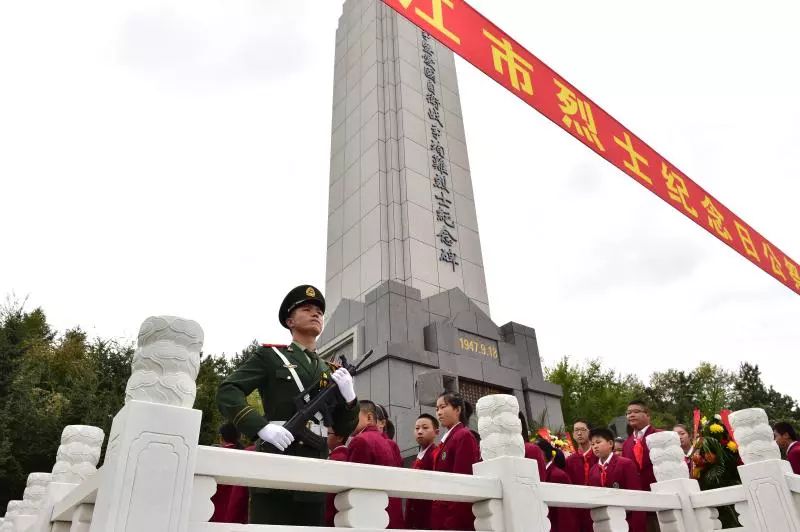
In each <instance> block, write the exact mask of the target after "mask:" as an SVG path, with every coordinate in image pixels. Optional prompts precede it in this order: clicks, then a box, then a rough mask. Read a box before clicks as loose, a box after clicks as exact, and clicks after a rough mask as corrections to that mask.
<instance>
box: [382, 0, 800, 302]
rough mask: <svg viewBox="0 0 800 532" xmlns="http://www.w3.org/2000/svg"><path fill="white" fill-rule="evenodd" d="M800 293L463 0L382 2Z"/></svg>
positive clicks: (712, 201) (761, 251)
mask: <svg viewBox="0 0 800 532" xmlns="http://www.w3.org/2000/svg"><path fill="white" fill-rule="evenodd" d="M382 1H383V2H384V3H385V4H386V5H388V6H389V7H391V8H392V9H394V10H396V11H397V12H398V13H400V14H401V15H403V16H404V17H406V18H407V19H408V20H410V21H411V22H413V23H414V24H415V25H417V26H419V27H420V28H421V29H423V30H425V31H427V32H428V33H430V34H431V35H432V36H433V37H435V38H436V39H437V40H438V41H439V42H441V43H442V44H444V45H445V46H447V47H448V48H450V49H451V50H453V52H455V53H457V54H458V55H460V56H461V57H463V58H464V59H466V60H467V61H469V62H470V63H472V64H473V65H474V66H475V67H477V68H478V69H480V70H481V71H482V72H484V73H485V74H486V75H487V76H489V77H490V78H492V79H494V80H495V81H497V82H498V83H499V84H501V85H502V86H503V87H505V88H506V89H508V90H509V91H511V92H512V93H513V94H515V95H516V96H518V97H519V98H521V99H522V100H524V101H525V102H527V103H528V105H530V106H531V107H533V108H534V109H536V110H537V111H539V112H540V113H542V114H543V115H544V116H546V117H547V118H549V119H550V120H552V121H553V122H554V123H556V124H557V125H559V126H561V127H562V128H563V129H565V130H566V131H567V132H569V133H570V134H571V135H572V136H573V137H575V138H576V139H578V140H579V141H581V142H582V143H583V144H585V145H586V146H588V147H589V148H590V149H592V150H594V151H595V152H596V153H597V154H598V155H600V156H601V157H603V158H604V159H606V160H607V161H608V162H610V163H611V164H613V165H614V166H616V167H617V168H619V169H620V170H622V171H623V172H625V173H626V174H628V175H629V176H630V177H632V178H633V179H634V180H636V181H637V182H638V183H639V184H640V185H642V186H643V187H645V188H647V189H648V190H650V191H651V192H652V193H654V194H655V195H657V196H658V197H659V198H661V199H662V200H664V201H666V202H667V203H669V204H670V205H672V206H673V207H674V208H675V209H677V210H678V211H680V212H681V213H682V214H683V215H684V216H687V217H688V218H689V219H690V220H692V221H694V222H695V223H696V224H698V225H699V226H701V227H703V228H704V229H705V230H706V231H708V232H709V233H711V234H712V235H714V236H716V237H717V238H718V239H720V240H722V241H723V242H724V243H726V244H727V245H729V246H730V247H731V248H733V249H734V250H736V251H737V252H739V253H740V254H741V255H742V256H743V257H745V258H746V259H748V260H749V261H750V262H752V263H753V264H755V265H757V266H758V267H759V268H761V269H762V270H764V271H765V272H767V273H768V274H770V275H771V276H773V277H774V278H776V279H777V280H778V281H780V282H781V283H783V284H784V285H786V286H788V287H789V288H790V289H791V290H793V291H795V292H797V293H798V294H800V271H799V269H798V264H797V262H794V261H793V260H791V259H790V258H789V256H788V255H786V254H785V253H783V252H782V251H781V250H780V249H778V248H777V247H776V246H774V245H773V244H772V243H770V242H769V241H768V240H767V239H766V238H764V237H763V236H761V234H760V233H758V232H757V231H756V230H755V229H753V228H752V227H750V226H749V225H748V224H746V223H745V222H744V221H743V220H742V219H741V218H739V217H738V216H736V215H735V214H734V213H733V212H731V211H730V210H729V209H728V208H727V207H725V206H724V205H723V204H722V203H720V202H719V201H717V199H716V198H714V197H713V196H711V195H710V194H708V193H707V192H706V191H705V190H703V189H702V188H701V187H700V186H699V185H698V184H697V183H695V182H694V181H692V180H691V179H689V177H687V176H686V175H685V174H684V173H683V172H681V171H680V170H679V169H678V168H677V167H676V166H675V165H673V164H672V163H670V162H669V161H667V160H666V159H665V158H664V157H662V156H661V155H659V154H658V152H656V151H655V150H653V149H652V148H651V147H650V146H648V145H647V144H646V143H645V142H644V141H642V140H641V139H640V138H639V137H637V136H636V135H634V134H633V133H631V132H630V131H629V130H628V129H626V128H625V127H624V126H623V125H622V124H620V123H619V122H618V121H617V120H615V119H614V118H613V117H612V116H611V115H609V114H608V113H606V112H605V111H604V110H603V109H602V108H600V107H599V106H598V105H596V104H595V103H594V102H593V101H591V100H590V99H589V98H587V97H586V96H585V95H584V94H583V93H581V92H580V91H579V90H578V89H576V88H575V87H573V86H572V85H571V84H569V83H568V82H567V81H566V80H564V78H562V77H561V76H559V75H558V74H556V72H555V71H553V70H552V69H551V68H550V67H548V66H547V65H545V64H544V63H542V62H541V61H540V60H539V59H537V58H536V56H534V55H533V54H532V53H530V52H529V51H528V50H526V49H525V48H523V47H522V46H520V44H519V43H517V42H516V41H515V40H513V39H512V38H511V37H509V36H508V35H506V34H505V33H504V32H503V31H501V30H500V28H498V27H497V26H495V25H494V24H492V23H491V22H490V21H489V20H487V19H486V18H485V17H484V16H483V15H481V14H480V13H478V12H477V11H476V10H475V9H474V8H472V6H470V5H469V4H467V3H466V2H464V1H463V0H382Z"/></svg>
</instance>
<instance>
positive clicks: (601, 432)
mask: <svg viewBox="0 0 800 532" xmlns="http://www.w3.org/2000/svg"><path fill="white" fill-rule="evenodd" d="M472 413H473V411H472V405H470V404H469V403H468V402H467V401H465V400H464V398H463V397H462V396H461V395H459V394H458V393H454V392H445V393H442V394H441V395H440V396H439V398H438V400H437V403H436V416H433V415H431V414H422V415H420V416H419V417H418V418H417V420H416V423H415V425H414V435H415V438H416V442H417V444H418V446H419V453H418V454H417V456H416V458H415V459H414V461H413V463H412V464H411V467H413V468H414V469H421V470H427V471H441V472H446V473H461V474H465V475H470V474H472V466H473V464H475V463H477V462H479V461H480V460H481V456H480V448H479V443H478V442H479V436H478V434H477V433H475V432H473V431H471V430H470V429H469V426H468V420H469V418H470V416H471V415H472ZM626 418H627V422H628V425H629V430H630V434H629V435H628V437H627V438H618V437H616V436H615V435H614V434H613V433H612V432H611V431H610V430H609V429H607V428H602V427H599V428H592V426H591V425H590V424H589V422H588V421H586V420H584V419H577V420H574V421H573V423H572V436H573V440H574V442H575V449H574V452H572V453H569V454H566V455H565V453H563V452H562V451H561V450H559V449H557V448H555V447H554V446H553V444H552V443H551V442H550V441H548V440H546V439H538V440H537V441H535V442H531V441H528V434H529V433H528V428H527V426H526V423H525V418H524V416H522V415H520V421H521V423H522V434H523V437H524V438H525V440H526V443H525V457H526V458H529V459H533V460H536V461H537V464H538V470H539V477H540V479H542V481H544V482H553V483H559V484H573V485H579V486H595V487H604V488H612V489H628V490H644V491H649V490H650V484H652V483H653V482H655V475H654V473H653V464H652V462H651V461H650V453H649V451H648V449H647V441H646V437H647V436H649V435H650V434H652V433H654V432H657V429H655V428H654V427H652V426H651V425H650V414H649V410H648V408H647V405H646V404H645V403H644V402H643V401H632V402H631V403H630V404H629V405H628V408H627V411H626ZM672 430H674V431H675V432H677V433H678V435H679V437H680V441H681V447H682V448H683V450H684V452H685V453H686V454H687V456H688V455H689V454H690V452H691V440H690V436H689V431H688V429H687V428H686V427H685V426H684V425H676V426H675V427H673V428H672ZM221 433H222V436H223V440H225V441H226V442H227V443H224V444H223V445H224V446H226V447H231V448H241V445H240V444H239V442H238V434H236V431H235V429H233V428H232V427H230V429H227V430H226V428H225V427H223V429H222V430H221ZM775 438H776V441H778V444H779V445H780V446H781V448H782V449H784V450H785V451H788V452H787V453H786V454H787V456H788V457H789V459H790V461H791V462H792V466H793V468H794V467H795V466H797V467H800V445H795V443H796V441H797V439H798V438H797V434H796V433H795V432H794V429H793V428H792V427H791V425H788V424H777V425H776V426H775ZM437 439H440V441H439V442H438V443H437ZM328 448H329V450H330V456H329V459H330V460H339V461H343V462H352V463H360V464H371V465H381V466H391V467H403V460H402V457H401V455H400V449H399V447H398V446H397V444H396V443H395V441H394V427H393V425H392V423H391V421H390V420H389V419H388V416H387V414H386V410H385V409H384V408H383V407H382V406H381V405H378V404H376V403H374V402H372V401H368V400H362V401H360V402H359V415H358V425H357V427H356V429H355V431H354V432H353V434H352V435H350V436H349V437H345V436H343V435H338V434H336V433H335V432H334V431H333V429H329V431H328ZM687 467H689V468H690V470H691V467H692V465H691V461H690V460H688V459H687ZM333 499H334V496H333V495H328V498H327V502H326V511H325V524H326V525H327V526H334V518H335V515H336V509H335V507H334V503H333ZM214 502H215V506H216V511H215V514H214V517H213V518H212V521H226V522H238V523H246V522H247V489H246V488H240V487H237V486H220V487H219V489H218V491H217V494H216V495H215V496H214ZM387 513H388V514H389V528H393V529H402V528H405V529H415V530H473V521H474V516H473V514H472V507H471V504H470V503H459V502H449V501H429V500H406V501H405V504H404V501H402V500H400V499H394V498H390V499H389V506H388V508H387ZM549 519H550V522H551V530H552V531H553V532H567V531H569V532H591V531H592V518H591V515H590V512H589V510H583V509H573V508H551V509H550V512H549ZM627 520H628V526H629V530H630V531H631V532H651V531H657V530H658V529H659V528H658V523H657V520H656V517H655V514H647V513H644V512H628V515H627Z"/></svg>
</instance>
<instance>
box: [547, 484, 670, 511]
mask: <svg viewBox="0 0 800 532" xmlns="http://www.w3.org/2000/svg"><path fill="white" fill-rule="evenodd" d="M541 495H542V500H543V501H544V503H545V504H547V505H548V506H555V507H560V508H599V507H602V506H622V507H624V508H625V509H626V510H632V511H643V512H660V511H662V510H677V509H679V508H680V507H681V503H680V499H679V498H678V496H677V495H674V494H671V493H651V492H647V491H634V490H621V489H612V488H589V487H586V486H573V485H570V484H548V483H543V484H542V486H541Z"/></svg>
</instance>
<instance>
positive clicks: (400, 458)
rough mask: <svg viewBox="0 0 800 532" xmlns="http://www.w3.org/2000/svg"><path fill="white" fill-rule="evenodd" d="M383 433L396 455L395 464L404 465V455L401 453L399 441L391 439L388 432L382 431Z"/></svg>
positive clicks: (397, 465)
mask: <svg viewBox="0 0 800 532" xmlns="http://www.w3.org/2000/svg"><path fill="white" fill-rule="evenodd" d="M381 435H382V436H383V437H384V439H385V440H386V441H387V443H388V444H389V447H391V449H392V454H393V455H394V461H395V463H394V464H393V465H394V466H396V467H403V456H402V455H401V454H400V447H399V446H398V445H397V442H396V441H394V440H393V439H391V438H390V437H389V435H388V434H386V433H385V432H381Z"/></svg>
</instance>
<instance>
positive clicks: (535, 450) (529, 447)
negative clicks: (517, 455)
mask: <svg viewBox="0 0 800 532" xmlns="http://www.w3.org/2000/svg"><path fill="white" fill-rule="evenodd" d="M525 458H530V459H531V460H536V462H538V464H539V480H541V481H543V482H544V477H545V470H544V469H545V460H544V452H543V451H542V450H541V449H540V448H539V446H538V445H536V444H535V443H533V442H529V441H526V442H525Z"/></svg>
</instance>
